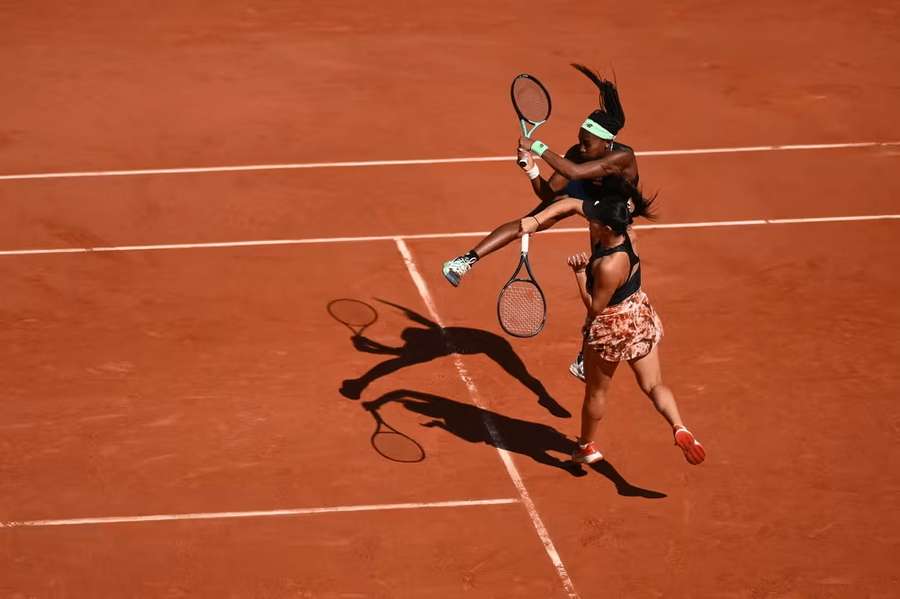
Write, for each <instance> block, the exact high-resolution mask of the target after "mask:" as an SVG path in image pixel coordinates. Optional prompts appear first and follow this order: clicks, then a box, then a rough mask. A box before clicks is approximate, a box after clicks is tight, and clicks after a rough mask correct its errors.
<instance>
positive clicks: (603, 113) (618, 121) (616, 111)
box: [572, 63, 625, 133]
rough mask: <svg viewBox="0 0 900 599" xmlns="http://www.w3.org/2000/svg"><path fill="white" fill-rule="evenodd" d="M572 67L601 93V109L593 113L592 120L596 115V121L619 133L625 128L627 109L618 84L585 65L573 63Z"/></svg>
mask: <svg viewBox="0 0 900 599" xmlns="http://www.w3.org/2000/svg"><path fill="white" fill-rule="evenodd" d="M572 66H573V67H574V68H575V69H576V70H577V71H579V72H580V73H581V74H583V75H584V76H585V77H587V78H588V79H590V80H591V82H593V84H594V85H596V86H597V89H598V90H599V91H600V108H599V109H598V110H595V111H594V112H593V113H592V118H594V116H595V115H596V117H597V118H596V119H595V120H597V121H598V122H599V123H600V124H601V125H603V126H604V127H605V128H606V129H609V130H610V131H611V132H612V133H617V132H618V131H619V130H620V129H622V128H623V127H624V126H625V109H624V108H622V101H621V100H620V99H619V90H618V89H616V84H615V83H613V82H612V81H609V80H608V79H604V78H603V77H601V76H600V75H599V74H598V73H597V72H596V71H594V70H593V69H590V68H588V67H586V66H584V65H583V64H576V63H572ZM601 121H602V122H601ZM607 125H609V126H607Z"/></svg>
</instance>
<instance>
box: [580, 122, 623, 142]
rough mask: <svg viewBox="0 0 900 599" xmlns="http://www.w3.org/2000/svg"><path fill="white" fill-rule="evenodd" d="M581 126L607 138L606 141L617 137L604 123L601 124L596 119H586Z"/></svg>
mask: <svg viewBox="0 0 900 599" xmlns="http://www.w3.org/2000/svg"><path fill="white" fill-rule="evenodd" d="M581 128H582V129H584V130H585V131H587V132H588V133H591V134H593V135H596V136H597V137H599V138H600V139H605V140H606V141H612V140H614V139H615V138H616V136H615V135H613V134H612V133H610V132H609V131H607V130H606V129H605V128H604V127H603V126H602V125H600V124H599V123H598V122H596V121H592V120H591V119H585V121H584V122H583V123H582V124H581Z"/></svg>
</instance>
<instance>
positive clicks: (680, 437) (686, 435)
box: [675, 426, 706, 466]
mask: <svg viewBox="0 0 900 599" xmlns="http://www.w3.org/2000/svg"><path fill="white" fill-rule="evenodd" d="M675 445H677V446H678V447H679V448H681V451H682V452H683V453H684V459H686V460H687V461H688V464H693V465H694V466H696V465H697V464H699V463H701V462H703V460H705V459H706V450H705V449H703V446H702V445H700V441H698V440H697V439H696V438H694V434H693V433H692V432H691V431H689V430H688V429H687V428H686V427H684V426H678V427H676V428H675Z"/></svg>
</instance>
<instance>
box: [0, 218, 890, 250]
mask: <svg viewBox="0 0 900 599" xmlns="http://www.w3.org/2000/svg"><path fill="white" fill-rule="evenodd" d="M897 219H900V214H870V215H860V216H824V217H810V218H774V219H761V218H758V219H753V220H718V221H708V222H697V223H666V224H653V225H635V227H634V228H635V229H638V230H645V229H696V228H708V227H746V226H754V225H782V224H801V223H836V222H858V221H870V220H897ZM585 231H587V227H560V228H557V229H548V230H546V231H541V232H540V233H539V235H553V234H560V233H583V232H585ZM488 233H489V231H466V232H461V233H423V234H416V235H369V236H362V237H308V238H305V239H260V240H255V241H216V242H210V243H168V244H154V245H115V246H100V247H83V248H48V249H31V250H0V256H28V255H35V254H38V255H39V254H90V253H94V252H98V253H99V252H146V251H152V250H192V249H212V248H234V247H259V246H270V245H311V244H312V245H315V244H327V243H360V242H368V241H395V240H397V239H404V240H416V239H455V238H460V237H484V236H485V235H487V234H488Z"/></svg>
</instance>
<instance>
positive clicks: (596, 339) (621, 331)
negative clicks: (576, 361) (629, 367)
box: [586, 291, 663, 362]
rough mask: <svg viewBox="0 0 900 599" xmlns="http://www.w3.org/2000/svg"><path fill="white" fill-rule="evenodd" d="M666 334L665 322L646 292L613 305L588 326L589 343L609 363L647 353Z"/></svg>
mask: <svg viewBox="0 0 900 599" xmlns="http://www.w3.org/2000/svg"><path fill="white" fill-rule="evenodd" d="M662 336H663V326H662V321H660V319H659V316H658V315H657V314H656V310H654V309H653V306H651V305H650V300H649V299H648V298H647V294H646V293H644V292H643V291H637V292H635V293H632V294H631V295H630V296H628V298H627V299H626V300H625V301H624V302H622V303H621V304H616V305H615V306H609V307H608V308H606V309H605V310H603V312H601V313H600V314H598V315H597V317H596V318H594V321H593V322H592V323H590V325H589V326H588V329H587V338H586V341H587V344H588V345H589V346H590V347H591V348H593V349H594V350H595V351H596V352H597V353H598V354H600V357H601V358H603V359H604V360H606V361H607V362H621V361H622V360H633V359H635V358H640V357H641V356H646V355H647V354H648V353H650V350H651V349H653V346H654V345H656V344H657V343H659V341H660V339H662Z"/></svg>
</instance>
